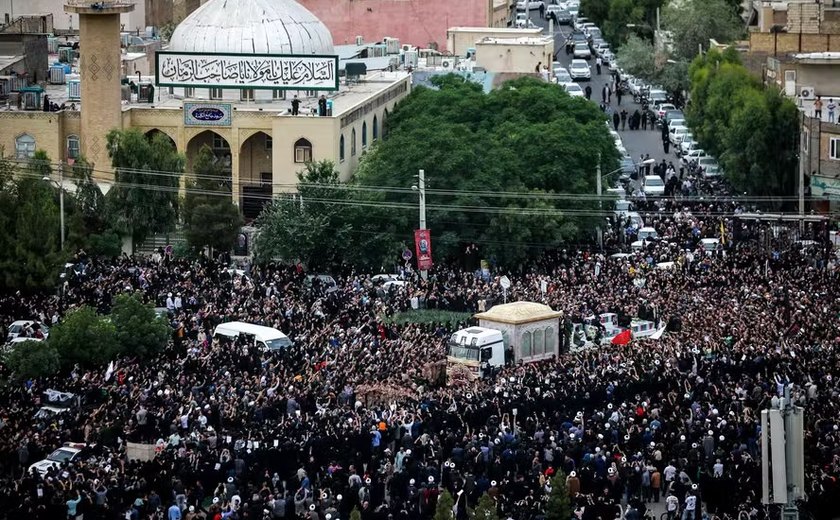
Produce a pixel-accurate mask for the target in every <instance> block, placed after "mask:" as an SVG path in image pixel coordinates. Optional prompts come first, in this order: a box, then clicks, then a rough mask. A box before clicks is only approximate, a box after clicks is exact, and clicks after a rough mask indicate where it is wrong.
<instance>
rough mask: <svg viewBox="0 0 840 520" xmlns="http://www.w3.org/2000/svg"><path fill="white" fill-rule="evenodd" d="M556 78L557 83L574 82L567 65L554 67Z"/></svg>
mask: <svg viewBox="0 0 840 520" xmlns="http://www.w3.org/2000/svg"><path fill="white" fill-rule="evenodd" d="M554 79H555V80H557V83H559V84H561V85H562V84H563V83H571V82H572V76H571V75H570V74H569V71H568V70H566V68H565V67H560V68H556V69H554Z"/></svg>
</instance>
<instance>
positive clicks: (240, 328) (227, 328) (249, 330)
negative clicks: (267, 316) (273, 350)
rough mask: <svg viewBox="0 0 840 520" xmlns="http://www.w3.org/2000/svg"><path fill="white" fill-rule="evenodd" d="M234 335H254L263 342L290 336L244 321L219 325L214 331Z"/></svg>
mask: <svg viewBox="0 0 840 520" xmlns="http://www.w3.org/2000/svg"><path fill="white" fill-rule="evenodd" d="M233 333H245V334H253V335H254V336H259V337H260V339H263V340H271V339H281V338H288V336H286V335H285V334H283V333H282V332H280V331H279V330H277V329H275V328H272V327H264V326H262V325H254V324H253V323H245V322H244V321H231V322H228V323H222V324H220V325H217V326H216V330H215V331H214V334H224V335H225V336H228V335H234V334H233Z"/></svg>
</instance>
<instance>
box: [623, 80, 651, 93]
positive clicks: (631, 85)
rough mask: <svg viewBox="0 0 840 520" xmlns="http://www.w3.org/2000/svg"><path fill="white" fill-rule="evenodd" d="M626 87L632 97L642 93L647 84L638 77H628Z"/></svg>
mask: <svg viewBox="0 0 840 520" xmlns="http://www.w3.org/2000/svg"><path fill="white" fill-rule="evenodd" d="M627 88H628V90H630V94H632V95H633V97H634V98H637V97H639V96H640V95H641V94H642V91H644V90H646V89H647V88H648V85H647V83H645V82H644V81H643V80H641V79H639V78H629V79H628V80H627Z"/></svg>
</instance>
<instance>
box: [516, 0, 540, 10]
mask: <svg viewBox="0 0 840 520" xmlns="http://www.w3.org/2000/svg"><path fill="white" fill-rule="evenodd" d="M526 7H527V8H528V10H529V11H531V10H533V9H539V8H540V7H542V8H545V2H543V1H542V0H537V1H534V0H519V1H518V2H516V9H517V10H518V11H524V10H525V8H526Z"/></svg>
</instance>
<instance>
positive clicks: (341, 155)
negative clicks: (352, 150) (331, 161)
mask: <svg viewBox="0 0 840 520" xmlns="http://www.w3.org/2000/svg"><path fill="white" fill-rule="evenodd" d="M338 162H344V134H341V137H340V138H339V139H338Z"/></svg>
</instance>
